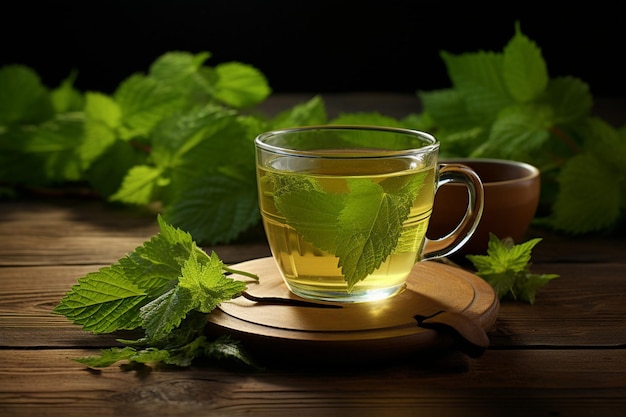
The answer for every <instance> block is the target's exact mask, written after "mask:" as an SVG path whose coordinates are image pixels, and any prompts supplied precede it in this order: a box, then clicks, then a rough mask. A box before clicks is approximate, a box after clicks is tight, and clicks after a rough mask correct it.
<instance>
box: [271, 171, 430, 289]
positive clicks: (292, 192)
mask: <svg viewBox="0 0 626 417" xmlns="http://www.w3.org/2000/svg"><path fill="white" fill-rule="evenodd" d="M279 178H280V179H279ZM424 178H425V174H421V175H416V176H413V177H411V179H410V180H408V181H407V180H406V179H404V178H390V179H387V180H385V181H383V182H381V183H380V184H377V183H375V182H373V181H371V180H368V179H348V188H349V191H350V192H349V193H347V194H337V193H329V192H326V191H324V190H323V189H322V187H321V186H320V185H319V184H318V183H317V182H316V180H315V179H313V178H310V177H306V176H303V175H292V176H289V177H277V176H273V178H272V179H273V182H274V204H275V205H276V208H277V210H278V211H279V213H281V214H282V215H283V216H285V218H286V219H287V223H288V224H289V225H290V226H291V227H293V228H294V229H295V230H296V232H297V233H299V234H300V235H301V236H302V237H303V238H304V239H305V240H306V241H308V242H311V243H312V244H313V245H315V246H316V247H317V248H319V249H321V250H324V251H326V252H329V253H332V254H334V255H335V256H337V257H338V258H339V259H338V266H339V267H341V269H342V273H343V274H344V279H345V280H346V283H347V284H348V289H349V290H351V289H352V288H353V287H354V285H355V284H356V283H357V282H359V281H361V280H363V279H364V278H365V277H367V276H368V275H369V274H371V273H372V272H374V271H375V270H376V269H377V268H378V267H380V265H381V264H382V263H383V262H384V261H385V259H387V257H388V256H389V255H390V254H391V253H392V252H393V250H394V249H395V248H396V246H397V244H398V239H399V237H400V233H401V231H402V230H401V229H402V223H403V222H404V221H405V220H406V219H407V218H408V216H409V213H410V209H411V206H412V204H413V201H414V199H415V197H416V196H417V193H418V192H419V190H420V188H421V187H422V185H423V182H424Z"/></svg>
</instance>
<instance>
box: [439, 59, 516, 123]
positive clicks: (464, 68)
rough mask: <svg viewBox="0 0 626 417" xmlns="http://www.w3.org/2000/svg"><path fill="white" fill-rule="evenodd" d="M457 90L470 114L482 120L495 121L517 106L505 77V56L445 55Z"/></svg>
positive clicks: (449, 72) (445, 60)
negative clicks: (501, 110) (507, 109)
mask: <svg viewBox="0 0 626 417" xmlns="http://www.w3.org/2000/svg"><path fill="white" fill-rule="evenodd" d="M441 57H442V58H443V60H444V62H445V64H446V67H447V69H448V75H449V76H450V79H451V80H452V83H453V84H454V87H455V89H456V90H457V91H459V93H461V94H462V95H463V97H464V99H465V100H466V103H467V104H466V108H467V111H468V112H469V113H470V114H471V115H472V117H477V118H479V119H481V120H489V119H490V118H493V117H494V116H495V115H496V114H497V112H498V111H499V110H500V109H502V108H504V107H506V106H507V105H509V104H512V103H513V99H512V97H511V95H510V93H509V90H508V87H507V86H506V84H505V82H504V79H503V76H502V73H503V57H502V54H496V53H493V52H482V51H481V52H475V53H466V54H461V55H452V54H449V53H446V52H442V53H441Z"/></svg>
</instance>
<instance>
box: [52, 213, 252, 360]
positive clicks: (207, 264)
mask: <svg viewBox="0 0 626 417" xmlns="http://www.w3.org/2000/svg"><path fill="white" fill-rule="evenodd" d="M158 221H159V226H160V229H161V230H160V232H159V234H157V235H156V236H154V237H153V238H152V239H151V240H149V241H147V242H145V243H144V244H143V246H140V247H138V248H137V249H135V251H133V252H131V253H129V254H128V255H126V256H125V257H124V258H122V259H120V260H119V261H118V262H117V263H115V264H113V265H111V266H109V267H105V268H102V269H100V270H99V271H98V272H92V273H89V274H88V275H86V276H85V277H83V278H80V279H79V280H78V284H76V285H75V286H73V287H72V289H71V290H70V291H69V292H68V293H67V294H66V295H65V297H64V298H63V299H62V300H61V301H60V302H59V304H58V305H57V306H56V307H55V308H54V309H53V312H54V313H56V314H60V315H63V316H65V317H66V318H67V319H69V320H71V321H72V322H73V323H75V324H78V325H81V326H82V328H83V330H85V331H91V332H93V333H112V332H115V331H119V330H136V329H141V330H142V332H143V334H144V335H143V337H142V338H141V339H139V340H135V341H131V340H120V342H122V343H125V344H126V345H127V346H126V347H124V348H111V349H106V350H103V351H102V352H101V354H100V355H98V356H94V357H88V358H80V359H78V361H79V362H81V363H83V364H85V365H88V366H92V367H106V366H110V365H112V364H113V363H116V362H118V361H121V360H127V361H131V362H137V363H148V362H163V363H166V364H173V365H178V366H187V365H189V364H190V363H191V361H192V360H193V359H194V358H196V357H200V356H207V357H213V356H214V355H215V356H216V357H218V358H223V357H226V356H229V357H234V358H236V359H239V360H242V361H243V362H245V363H250V362H249V360H248V359H247V358H246V356H245V354H244V353H243V352H242V351H241V350H240V349H238V348H237V347H236V344H235V345H234V344H233V342H231V341H230V340H226V339H218V340H216V341H208V340H207V339H206V338H205V336H204V335H203V330H204V327H205V325H206V314H208V313H210V312H211V311H213V309H215V307H217V306H218V305H219V304H220V303H221V302H223V301H227V300H230V299H232V298H233V297H235V296H238V295H239V294H240V293H241V292H242V291H244V290H245V289H246V285H245V283H244V282H242V281H238V280H235V279H232V278H230V277H228V276H227V275H229V274H231V273H238V272H240V271H236V270H232V269H230V268H228V267H226V266H225V265H224V264H223V263H222V261H221V260H220V259H219V258H218V257H217V255H216V254H215V253H211V255H208V254H207V253H205V252H204V251H202V250H201V249H200V248H198V247H197V246H196V243H195V241H193V240H192V238H191V235H190V234H189V233H187V232H183V231H182V230H180V229H178V228H174V227H173V226H171V225H169V224H167V223H166V222H165V221H164V220H163V219H162V218H161V217H160V216H159V218H158ZM241 273H242V274H243V275H246V276H250V274H248V273H245V272H241Z"/></svg>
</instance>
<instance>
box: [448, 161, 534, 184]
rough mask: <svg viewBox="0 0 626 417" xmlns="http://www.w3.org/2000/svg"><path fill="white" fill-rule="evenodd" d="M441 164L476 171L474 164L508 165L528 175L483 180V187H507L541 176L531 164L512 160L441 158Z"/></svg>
mask: <svg viewBox="0 0 626 417" xmlns="http://www.w3.org/2000/svg"><path fill="white" fill-rule="evenodd" d="M439 163H442V164H445V163H457V164H463V165H467V166H469V167H470V168H472V169H475V168H473V166H472V163H485V164H490V165H506V166H514V167H517V168H521V169H522V170H524V171H525V172H526V175H523V176H521V177H516V178H512V179H508V180H499V181H484V180H483V181H482V182H483V187H489V186H492V187H493V186H502V185H506V184H513V183H518V182H523V181H528V180H532V179H535V178H537V177H539V175H540V171H539V169H538V168H537V167H536V166H534V165H531V164H529V163H526V162H521V161H515V160H512V159H497V158H441V159H439ZM479 175H480V173H479ZM481 180H482V179H481ZM448 185H459V184H448ZM459 186H462V185H459Z"/></svg>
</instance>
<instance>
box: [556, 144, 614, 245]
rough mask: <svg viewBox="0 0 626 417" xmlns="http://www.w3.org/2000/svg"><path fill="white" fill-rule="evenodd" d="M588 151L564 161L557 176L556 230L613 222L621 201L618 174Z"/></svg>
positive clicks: (590, 228)
mask: <svg viewBox="0 0 626 417" xmlns="http://www.w3.org/2000/svg"><path fill="white" fill-rule="evenodd" d="M616 174H617V173H616V172H615V171H614V169H612V167H611V166H609V165H607V164H605V163H603V162H602V161H600V160H599V159H597V158H596V157H595V156H594V155H591V154H580V155H576V156H574V157H573V158H571V159H570V160H568V161H567V163H566V164H565V166H563V168H562V170H561V172H560V174H559V176H558V181H559V185H560V187H559V192H558V194H557V197H556V201H555V202H554V206H553V214H552V216H551V220H550V222H551V224H552V226H553V227H555V228H556V229H559V230H565V231H570V232H572V233H574V232H575V233H579V234H580V233H588V232H590V231H599V230H604V229H607V228H608V227H610V226H611V225H612V224H614V223H615V222H616V221H617V219H618V218H619V216H620V207H621V205H623V204H624V202H623V201H622V197H621V195H622V194H621V188H620V187H621V184H620V181H619V178H620V176H619V174H617V175H616Z"/></svg>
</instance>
